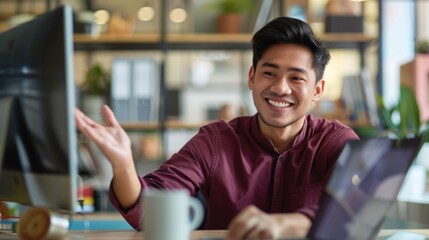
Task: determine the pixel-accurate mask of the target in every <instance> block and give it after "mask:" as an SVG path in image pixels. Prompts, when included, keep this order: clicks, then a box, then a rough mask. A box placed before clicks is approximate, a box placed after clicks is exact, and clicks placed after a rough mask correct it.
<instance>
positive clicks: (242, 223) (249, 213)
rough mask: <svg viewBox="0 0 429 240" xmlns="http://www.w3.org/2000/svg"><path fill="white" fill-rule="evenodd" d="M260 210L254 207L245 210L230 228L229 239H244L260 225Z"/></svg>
mask: <svg viewBox="0 0 429 240" xmlns="http://www.w3.org/2000/svg"><path fill="white" fill-rule="evenodd" d="M258 211H259V210H258V209H257V208H256V207H254V206H250V207H247V208H245V209H244V210H243V211H242V212H241V213H239V214H238V215H237V216H236V217H235V218H234V219H233V220H232V222H231V223H230V225H229V226H228V237H227V238H228V239H242V238H244V237H246V236H247V235H248V234H249V232H251V231H252V230H253V229H254V228H255V226H256V225H257V224H258V217H257V216H256V215H257V214H258Z"/></svg>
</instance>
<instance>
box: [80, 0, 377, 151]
mask: <svg viewBox="0 0 429 240" xmlns="http://www.w3.org/2000/svg"><path fill="white" fill-rule="evenodd" d="M166 2H167V0H162V1H161V3H160V4H161V9H160V10H161V24H160V27H161V28H160V31H159V33H144V34H142V33H139V34H120V35H119V34H101V35H99V36H91V35H85V34H75V35H74V49H75V50H76V51H85V52H88V53H92V52H96V51H127V50H144V51H158V52H159V53H160V55H161V62H160V71H161V72H160V83H159V84H160V88H161V89H160V96H161V99H163V98H164V95H165V89H166V72H165V71H166V55H167V54H168V52H169V51H175V50H190V51H194V50H210V51H211V50H225V51H243V52H244V51H250V50H251V44H250V41H251V38H252V34H251V33H237V34H218V33H168V32H167V27H166V17H164V16H166V15H167V10H166V7H165V5H166ZM280 2H281V1H280ZM320 38H321V39H322V40H323V41H324V42H325V44H326V45H327V47H328V48H330V49H355V50H357V51H358V52H359V56H360V67H364V66H365V65H366V63H365V50H366V49H367V47H368V46H370V45H371V44H374V43H377V41H378V39H377V37H374V36H369V35H366V34H363V33H325V34H321V35H320ZM161 106H162V105H161ZM160 110H161V113H160V117H159V122H156V123H124V124H122V126H123V127H124V129H125V130H126V131H128V132H133V133H141V132H155V131H158V132H160V133H161V135H162V134H164V133H166V132H167V131H168V130H175V129H176V130H189V131H196V130H197V129H198V128H199V127H200V126H202V125H203V124H205V123H204V122H202V123H201V124H195V123H192V124H189V123H184V122H180V121H170V120H167V119H166V116H165V113H164V112H163V111H164V110H163V109H162V107H161V109H160ZM162 141H163V142H164V140H162ZM163 145H164V146H165V142H164V143H163ZM164 156H166V153H165V150H164ZM163 159H165V157H163Z"/></svg>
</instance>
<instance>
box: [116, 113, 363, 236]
mask: <svg viewBox="0 0 429 240" xmlns="http://www.w3.org/2000/svg"><path fill="white" fill-rule="evenodd" d="M356 139H358V136H357V135H356V134H355V133H354V131H353V130H352V129H351V128H349V127H347V126H345V125H343V124H341V123H339V122H338V121H328V120H325V119H320V118H315V117H313V116H311V115H309V116H308V117H307V118H306V121H305V123H304V126H303V128H302V130H301V132H300V133H299V135H298V136H297V137H296V139H295V141H294V143H293V146H292V147H291V148H290V149H288V150H287V151H285V152H283V153H281V154H279V153H277V152H276V151H275V150H274V148H273V146H272V144H271V142H270V141H269V140H268V139H266V138H265V137H264V136H263V135H262V134H261V132H260V130H259V127H258V118H257V115H255V116H251V117H239V118H236V119H234V120H232V121H230V122H224V121H217V122H214V123H211V124H208V125H206V126H203V127H202V128H201V129H200V131H199V132H198V133H197V134H196V135H195V136H194V137H193V138H192V139H191V140H190V141H189V142H187V143H186V144H185V145H184V146H183V148H182V149H181V150H180V151H179V152H178V153H176V154H174V155H173V156H172V157H171V158H170V160H168V161H166V162H165V163H164V164H162V166H161V167H160V169H159V170H157V171H155V172H153V173H150V174H148V175H146V176H144V177H142V178H140V180H141V184H142V188H143V189H149V188H162V189H187V190H188V191H189V192H190V194H192V195H195V194H196V193H197V191H200V192H201V193H202V195H203V196H204V198H205V200H206V204H207V212H206V219H205V229H226V228H227V226H228V224H229V222H230V221H231V220H232V218H233V217H234V216H235V215H236V214H237V213H239V212H240V211H241V210H242V209H243V208H245V207H246V206H248V205H250V204H253V205H255V206H257V207H258V208H259V209H261V210H263V211H265V212H267V213H291V212H299V213H303V214H305V215H307V216H308V217H309V218H310V219H313V218H314V216H315V214H316V211H317V209H318V203H319V199H320V196H321V195H322V192H323V188H324V186H325V185H326V183H327V180H328V178H329V176H330V173H331V170H332V168H333V166H334V164H335V162H336V160H337V158H338V156H339V154H340V152H341V150H342V148H343V146H344V145H345V143H346V142H347V141H348V140H356ZM110 199H111V201H112V203H113V205H114V206H115V207H116V208H117V209H118V211H119V212H120V213H121V214H122V215H123V216H124V218H125V219H126V220H127V221H128V222H129V223H130V225H131V226H133V227H134V228H135V229H138V230H140V229H141V228H142V214H143V212H142V202H141V201H139V202H137V203H136V205H135V206H134V207H132V208H131V209H127V210H125V209H123V208H121V207H120V204H119V202H118V200H117V198H116V196H115V194H114V192H113V188H112V187H111V188H110Z"/></svg>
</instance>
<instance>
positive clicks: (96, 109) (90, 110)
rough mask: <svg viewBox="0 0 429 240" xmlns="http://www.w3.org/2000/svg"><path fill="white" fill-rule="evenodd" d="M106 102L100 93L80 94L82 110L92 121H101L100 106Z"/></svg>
mask: <svg viewBox="0 0 429 240" xmlns="http://www.w3.org/2000/svg"><path fill="white" fill-rule="evenodd" d="M105 103H106V99H105V97H104V96H101V95H84V96H82V111H83V112H84V113H85V114H86V115H87V116H88V117H90V118H92V119H93V120H94V121H98V122H101V121H102V120H103V117H102V116H101V107H102V106H103V105H104V104H105Z"/></svg>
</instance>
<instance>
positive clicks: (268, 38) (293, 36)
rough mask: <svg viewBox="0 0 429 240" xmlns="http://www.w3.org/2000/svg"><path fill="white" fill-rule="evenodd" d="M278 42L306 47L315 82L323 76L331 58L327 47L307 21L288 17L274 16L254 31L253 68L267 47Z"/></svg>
mask: <svg viewBox="0 0 429 240" xmlns="http://www.w3.org/2000/svg"><path fill="white" fill-rule="evenodd" d="M280 43H295V44H299V45H302V46H304V47H306V48H308V49H309V50H310V51H311V52H312V53H313V64H312V67H313V68H314V71H315V72H316V82H317V81H319V80H320V79H322V78H323V74H324V72H325V67H326V64H328V62H329V59H330V58H331V56H330V54H329V51H328V49H327V48H326V47H325V45H324V44H323V43H322V41H321V40H320V39H319V38H318V37H317V36H316V35H315V34H314V32H313V30H312V29H311V27H310V26H309V25H308V24H307V23H305V22H303V21H301V20H299V19H295V18H290V17H278V18H275V19H273V20H271V21H270V22H268V23H267V24H266V25H265V26H263V27H262V28H261V29H259V30H258V31H257V32H256V33H255V35H254V36H253V38H252V48H253V60H252V64H253V68H255V69H256V65H257V63H258V61H259V60H260V59H261V57H262V55H263V54H264V52H265V51H266V50H267V49H268V48H269V47H271V46H272V45H275V44H280Z"/></svg>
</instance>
